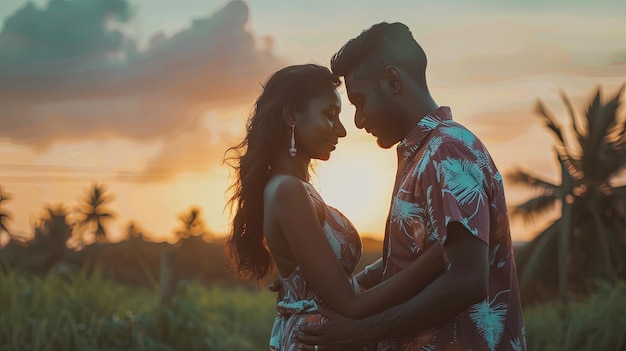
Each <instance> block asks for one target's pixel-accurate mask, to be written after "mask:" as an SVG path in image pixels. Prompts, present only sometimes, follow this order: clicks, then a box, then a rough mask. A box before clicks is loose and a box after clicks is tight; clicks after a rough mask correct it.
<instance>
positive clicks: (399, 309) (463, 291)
mask: <svg viewBox="0 0 626 351" xmlns="http://www.w3.org/2000/svg"><path fill="white" fill-rule="evenodd" d="M447 229H448V239H447V241H446V244H445V247H444V249H445V252H446V254H447V255H448V259H449V262H450V268H449V270H447V271H446V272H445V273H444V274H443V275H441V276H439V277H438V278H437V279H436V280H434V281H433V282H432V283H431V284H429V285H428V286H427V287H426V288H425V289H424V290H422V291H421V292H420V293H418V294H416V295H415V296H413V297H412V298H411V299H409V300H408V301H406V302H404V303H402V304H400V305H397V306H395V307H392V308H390V309H388V310H386V311H384V312H382V313H379V314H377V315H375V316H372V317H368V318H365V319H349V318H346V317H344V316H341V315H338V314H332V313H329V312H328V311H325V313H326V314H327V315H328V317H329V318H330V319H331V320H330V321H329V322H327V323H325V324H323V325H321V326H319V327H317V328H306V327H305V328H302V329H301V332H297V334H296V336H295V339H296V340H297V341H299V342H300V343H301V345H300V347H299V349H298V350H311V351H313V350H314V346H313V345H320V346H319V350H323V351H331V350H347V349H350V348H351V347H355V346H362V345H366V344H368V343H371V342H374V341H381V340H386V339H391V338H395V337H400V336H410V335H415V334H417V333H418V332H419V331H420V330H424V329H427V328H432V327H434V326H436V325H438V324H440V323H442V322H445V321H446V320H448V319H450V318H452V317H454V316H456V315H458V314H460V313H461V312H463V311H464V310H466V309H467V308H468V307H469V306H471V305H473V304H475V303H478V302H480V301H482V300H484V299H485V298H486V297H487V281H488V279H489V275H488V272H489V269H488V268H489V260H488V247H487V245H486V244H485V243H484V242H482V241H481V240H480V239H478V238H476V237H474V236H473V235H472V234H471V233H469V232H468V231H467V229H465V227H463V226H462V225H461V224H460V223H458V222H453V223H450V224H449V225H448V227H447Z"/></svg>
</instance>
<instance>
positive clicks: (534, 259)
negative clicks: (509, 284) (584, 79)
mask: <svg viewBox="0 0 626 351" xmlns="http://www.w3.org/2000/svg"><path fill="white" fill-rule="evenodd" d="M623 91H624V87H622V88H621V89H620V90H619V91H618V93H617V94H616V95H615V97H614V98H613V99H611V100H610V101H608V102H607V103H603V102H602V98H601V93H600V90H599V89H598V90H597V92H596V94H595V97H594V99H593V100H592V102H591V104H590V105H589V107H588V108H587V110H586V113H585V117H586V119H585V121H586V125H585V126H584V127H582V126H580V125H579V122H578V118H577V116H576V114H575V113H574V109H573V108H572V104H571V102H570V100H569V99H568V98H567V96H566V95H565V94H563V93H561V98H562V100H563V102H564V104H565V106H566V108H567V111H568V114H569V117H570V120H571V124H572V125H571V131H572V133H573V135H574V139H575V141H576V142H575V144H574V145H570V144H568V143H567V141H566V138H565V135H564V134H563V130H562V128H561V127H560V126H559V125H558V124H557V122H556V120H555V118H554V117H553V115H552V113H551V112H550V111H549V110H547V109H546V108H545V106H544V104H543V103H542V102H541V101H539V102H538V103H537V107H536V112H537V113H538V114H539V116H541V117H542V118H543V120H544V122H545V123H546V127H547V128H548V129H549V130H550V131H551V132H552V134H554V136H555V137H556V140H557V145H556V148H555V151H556V156H557V160H558V163H559V165H560V168H561V184H554V183H551V182H549V181H546V180H544V179H541V178H539V177H537V176H534V175H531V174H530V173H528V172H525V171H523V170H519V169H518V170H514V171H513V172H511V173H509V174H508V175H507V179H508V180H509V181H510V182H511V183H512V184H515V185H524V186H528V187H531V188H534V189H538V190H539V194H538V195H537V196H536V197H533V198H531V199H529V200H528V201H526V202H524V203H522V204H519V205H517V206H515V207H514V208H513V211H512V216H520V217H522V218H523V219H525V220H527V221H528V220H533V219H536V218H538V217H540V216H541V215H543V214H545V213H547V212H549V210H551V209H554V208H556V206H557V205H558V204H560V205H561V217H560V218H559V219H557V220H556V221H555V222H554V223H552V224H551V225H550V226H548V227H547V228H546V229H545V230H544V231H543V232H541V233H540V234H539V235H537V237H536V238H535V239H534V240H533V241H532V242H530V243H529V244H528V246H527V247H526V248H525V250H524V251H522V253H523V255H520V258H519V260H518V262H519V270H520V285H521V286H522V290H524V288H526V289H527V290H528V289H532V290H533V291H532V293H533V294H537V293H541V291H538V290H541V289H545V288H547V289H548V290H549V286H550V285H553V284H554V282H556V281H558V286H559V290H560V295H561V298H562V299H563V300H564V301H565V302H566V301H567V296H568V294H567V293H568V291H569V290H570V289H571V288H576V289H577V290H578V291H584V290H589V288H590V283H592V282H593V280H594V279H596V278H603V279H607V280H615V279H617V278H618V277H623V276H624V275H625V273H626V265H625V261H626V260H625V259H624V256H626V255H625V253H626V240H625V239H626V238H625V237H624V234H625V233H626V232H625V230H626V211H624V208H623V207H624V206H625V204H626V186H621V187H615V186H614V185H613V181H614V180H615V178H616V177H617V176H618V175H619V173H620V172H621V171H622V170H623V169H624V168H625V167H626V119H625V118H618V116H617V111H618V108H619V104H620V99H621V95H622V93H623ZM555 268H556V269H555ZM570 278H571V279H570ZM530 285H534V287H532V288H531V287H530Z"/></svg>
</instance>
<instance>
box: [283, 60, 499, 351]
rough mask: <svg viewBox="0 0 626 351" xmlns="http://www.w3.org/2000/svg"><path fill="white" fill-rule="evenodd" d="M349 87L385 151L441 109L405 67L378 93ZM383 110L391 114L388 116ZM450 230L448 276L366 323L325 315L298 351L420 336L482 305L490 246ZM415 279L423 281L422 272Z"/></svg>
mask: <svg viewBox="0 0 626 351" xmlns="http://www.w3.org/2000/svg"><path fill="white" fill-rule="evenodd" d="M345 81H346V89H347V91H348V96H349V98H350V100H351V102H352V103H353V104H354V106H355V108H356V112H355V124H356V126H357V127H358V128H365V129H366V131H367V132H368V133H370V134H373V135H374V136H375V137H376V138H377V143H378V144H379V146H381V147H383V148H387V147H391V146H392V145H394V144H396V143H397V142H399V141H400V140H401V139H402V138H404V137H405V136H406V135H408V133H409V132H410V130H411V129H412V128H413V126H415V124H416V123H417V122H418V121H419V119H421V118H422V116H424V115H426V114H428V113H429V112H431V111H433V110H434V109H436V108H437V104H436V103H435V102H434V100H433V99H432V97H430V94H429V93H428V90H427V89H425V83H424V82H415V81H414V80H413V79H412V78H411V77H409V75H408V74H407V72H406V71H404V70H403V69H402V68H401V67H396V66H393V65H388V66H386V67H385V69H384V73H383V75H382V76H381V78H380V81H379V82H378V83H377V84H379V88H380V89H378V90H377V89H374V88H373V87H372V84H373V83H372V82H370V81H368V80H367V79H364V78H363V77H358V76H355V75H354V74H352V75H348V76H346V77H345ZM385 110H387V111H393V112H392V113H391V114H388V115H386V116H385V115H384V114H382V112H383V111H385ZM383 121H384V122H383ZM392 122H393V123H392ZM446 229H447V239H446V241H445V245H444V251H445V254H446V255H447V257H448V262H449V269H448V270H447V271H445V272H444V273H443V274H442V275H440V276H439V277H438V278H436V279H435V280H434V281H432V282H431V283H430V284H428V286H427V287H426V288H424V289H423V290H421V291H420V292H418V293H416V294H414V295H413V296H412V297H411V298H410V299H409V300H407V301H406V302H404V303H402V304H400V305H397V306H394V307H392V308H389V309H388V310H386V311H383V312H381V313H378V314H376V315H374V316H371V317H368V318H364V319H351V318H346V317H345V316H341V315H339V314H337V313H333V312H331V311H325V313H326V314H327V315H328V317H329V319H331V320H330V321H329V322H328V323H326V324H324V325H321V326H317V327H306V328H302V329H300V331H299V332H297V333H296V335H295V339H296V340H297V341H299V342H300V345H299V348H298V350H311V351H313V350H315V346H314V345H319V348H318V350H323V351H328V350H349V349H351V348H354V347H356V346H360V345H367V344H369V343H371V342H373V341H381V340H386V339H391V338H394V337H399V336H410V335H416V334H417V333H418V332H419V331H421V330H424V329H427V328H432V327H434V326H436V325H438V324H440V323H442V322H445V321H446V320H448V319H450V318H452V317H454V316H456V315H458V314H460V313H461V312H463V311H465V310H466V309H467V308H469V307H470V306H471V305H473V304H475V303H478V302H480V301H482V300H484V299H485V298H486V297H487V290H488V280H489V260H488V246H487V244H486V243H484V242H483V241H481V240H480V239H478V238H476V237H474V235H472V234H471V233H470V232H469V231H468V230H467V229H466V228H465V227H464V226H463V225H462V224H460V223H458V222H451V223H449V224H448V226H447V228H446ZM420 258H421V257H419V256H418V259H417V260H419V259H420ZM402 272H403V271H401V272H400V273H402ZM416 274H417V275H416V277H419V276H420V272H416Z"/></svg>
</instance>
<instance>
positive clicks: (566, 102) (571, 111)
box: [559, 90, 583, 147]
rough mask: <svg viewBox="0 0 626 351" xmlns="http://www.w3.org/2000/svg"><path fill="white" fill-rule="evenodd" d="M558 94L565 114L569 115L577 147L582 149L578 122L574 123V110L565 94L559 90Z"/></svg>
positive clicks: (581, 135)
mask: <svg viewBox="0 0 626 351" xmlns="http://www.w3.org/2000/svg"><path fill="white" fill-rule="evenodd" d="M559 93H560V95H561V100H563V104H564V105H565V108H566V109H567V113H568V114H569V117H570V120H571V121H572V130H573V131H574V136H575V137H576V140H577V141H578V145H579V147H582V141H583V134H582V132H581V130H580V128H579V127H578V122H577V121H576V113H575V112H574V108H573V107H572V102H571V101H570V99H569V97H567V95H566V94H565V92H564V91H563V90H561V91H560V92H559Z"/></svg>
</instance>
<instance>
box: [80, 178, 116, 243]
mask: <svg viewBox="0 0 626 351" xmlns="http://www.w3.org/2000/svg"><path fill="white" fill-rule="evenodd" d="M111 201H113V196H112V195H110V194H108V193H107V191H106V187H105V186H104V185H103V184H98V183H93V184H92V185H91V187H90V188H89V190H88V192H87V194H86V195H85V197H83V198H82V199H81V200H80V203H79V205H78V208H77V213H78V216H79V219H78V221H77V226H78V227H79V228H86V229H87V230H91V232H92V233H93V234H94V235H95V240H96V242H104V241H106V230H105V228H104V222H106V221H108V220H111V219H113V218H114V217H115V215H114V214H113V212H112V211H111V210H109V209H107V208H106V207H105V205H106V204H107V203H109V202H111Z"/></svg>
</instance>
